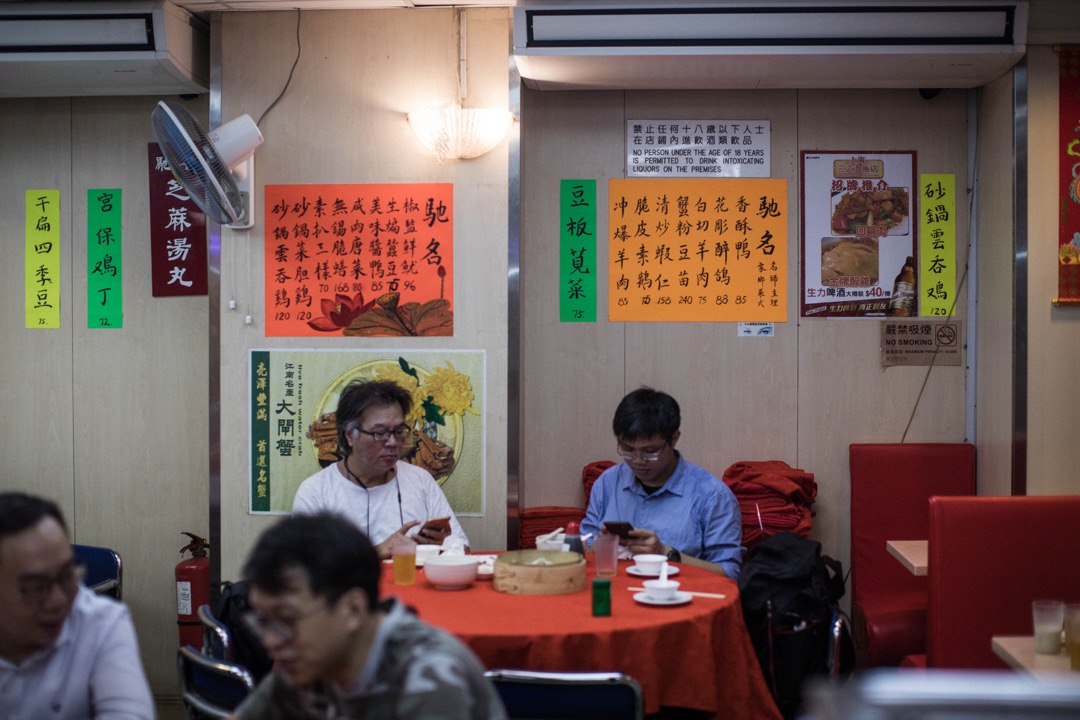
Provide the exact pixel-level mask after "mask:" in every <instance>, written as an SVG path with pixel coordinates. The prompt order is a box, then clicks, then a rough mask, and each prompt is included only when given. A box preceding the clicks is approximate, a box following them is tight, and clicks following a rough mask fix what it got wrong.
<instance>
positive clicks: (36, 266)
mask: <svg viewBox="0 0 1080 720" xmlns="http://www.w3.org/2000/svg"><path fill="white" fill-rule="evenodd" d="M24 264H25V268H26V283H25V287H26V327H28V328H58V327H60V191H59V190H27V191H26V258H25V261H24Z"/></svg>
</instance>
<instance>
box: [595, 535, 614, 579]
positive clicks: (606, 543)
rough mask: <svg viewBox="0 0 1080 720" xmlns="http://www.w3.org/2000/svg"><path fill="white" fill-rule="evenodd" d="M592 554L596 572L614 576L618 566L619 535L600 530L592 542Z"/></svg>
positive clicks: (603, 575) (599, 574)
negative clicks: (594, 559)
mask: <svg viewBox="0 0 1080 720" xmlns="http://www.w3.org/2000/svg"><path fill="white" fill-rule="evenodd" d="M593 554H594V555H595V556H596V574H597V575H598V576H600V577H614V576H615V574H616V573H617V572H618V568H619V536H618V535H612V534H611V533H606V532H601V533H600V535H599V536H597V538H596V540H595V541H594V542H593Z"/></svg>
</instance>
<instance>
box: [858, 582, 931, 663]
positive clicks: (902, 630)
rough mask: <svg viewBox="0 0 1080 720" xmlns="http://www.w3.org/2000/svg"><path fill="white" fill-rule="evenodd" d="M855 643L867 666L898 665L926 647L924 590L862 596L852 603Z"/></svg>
mask: <svg viewBox="0 0 1080 720" xmlns="http://www.w3.org/2000/svg"><path fill="white" fill-rule="evenodd" d="M851 617H852V623H853V625H854V633H855V643H856V645H857V646H859V647H862V648H866V658H865V664H866V665H868V666H879V665H890V666H891V665H899V664H900V661H901V659H903V658H904V656H906V655H912V654H916V653H921V652H923V651H924V650H925V648H926V593H925V592H923V591H919V590H914V591H904V592H897V593H889V594H879V595H872V596H866V595H864V596H863V599H862V602H852V603H851Z"/></svg>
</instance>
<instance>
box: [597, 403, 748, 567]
mask: <svg viewBox="0 0 1080 720" xmlns="http://www.w3.org/2000/svg"><path fill="white" fill-rule="evenodd" d="M680 423H681V416H680V414H679V403H677V402H676V401H675V398H673V397H671V396H670V395H668V394H667V393H663V392H659V391H657V390H653V389H652V388H646V387H643V388H639V389H637V390H634V391H633V392H631V393H629V394H628V395H627V396H626V397H624V398H623V399H622V401H621V402H620V403H619V407H618V408H617V409H616V410H615V419H614V420H613V422H612V427H613V429H614V431H615V439H616V440H617V442H618V453H619V456H620V457H621V458H622V459H623V462H621V463H619V464H618V465H615V466H613V467H610V468H608V469H607V470H605V471H604V473H603V474H602V475H600V477H599V478H597V479H596V482H595V483H594V484H593V488H592V492H591V494H590V495H589V509H588V511H587V512H586V514H585V519H584V520H583V521H582V523H581V532H582V534H585V533H593V535H594V536H595V535H597V534H598V533H600V532H602V526H603V523H605V522H608V521H626V522H629V523H631V524H632V525H633V526H634V529H633V530H630V532H629V533H628V535H627V536H626V537H624V538H622V539H621V540H620V541H619V542H620V543H621V544H622V545H623V546H625V547H628V548H629V551H630V552H631V553H632V554H635V555H636V554H639V553H655V554H658V555H667V556H668V559H669V560H671V561H673V562H684V563H687V564H690V565H697V566H699V567H704V568H706V569H709V570H712V571H713V572H717V573H720V574H722V575H726V576H728V577H729V578H731V579H732V580H737V579H738V577H739V568H740V566H741V564H742V555H743V548H742V547H741V543H742V515H741V514H740V511H739V503H738V501H737V500H736V499H735V495H734V494H733V493H732V492H731V490H730V489H729V488H728V486H727V485H725V484H724V483H723V482H722V481H720V480H719V479H717V478H716V477H715V476H714V475H713V474H712V473H710V472H709V471H708V470H705V469H704V468H701V467H698V466H697V465H694V464H693V463H691V462H689V461H687V460H686V459H685V458H684V457H683V456H682V455H681V454H679V452H678V451H676V450H675V444H676V443H677V442H678V441H679V425H680Z"/></svg>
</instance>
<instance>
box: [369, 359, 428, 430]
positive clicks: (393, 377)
mask: <svg viewBox="0 0 1080 720" xmlns="http://www.w3.org/2000/svg"><path fill="white" fill-rule="evenodd" d="M375 379H376V380H389V381H390V382H392V383H396V384H397V385H400V386H401V387H403V388H404V389H405V390H406V391H407V392H408V393H409V395H411V396H412V409H410V410H409V414H408V415H406V416H405V424H406V425H408V426H409V427H415V425H416V423H418V422H420V421H421V420H423V417H424V400H426V399H427V396H428V395H429V394H430V393H429V392H428V391H426V390H424V389H422V388H421V387H420V386H419V384H418V383H417V381H416V378H414V377H413V376H412V375H410V374H408V373H407V372H405V371H404V370H402V369H401V368H399V367H382V368H379V370H377V371H376V372H375Z"/></svg>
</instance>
